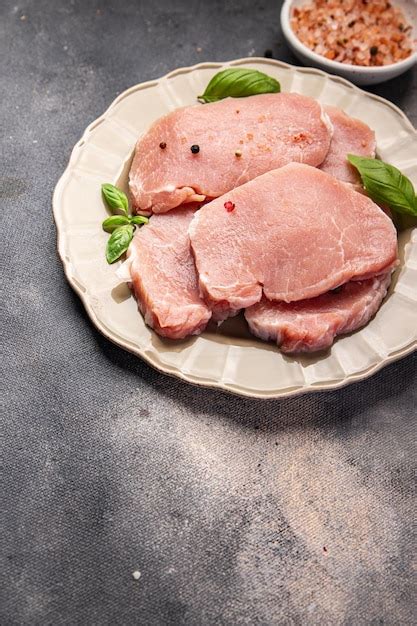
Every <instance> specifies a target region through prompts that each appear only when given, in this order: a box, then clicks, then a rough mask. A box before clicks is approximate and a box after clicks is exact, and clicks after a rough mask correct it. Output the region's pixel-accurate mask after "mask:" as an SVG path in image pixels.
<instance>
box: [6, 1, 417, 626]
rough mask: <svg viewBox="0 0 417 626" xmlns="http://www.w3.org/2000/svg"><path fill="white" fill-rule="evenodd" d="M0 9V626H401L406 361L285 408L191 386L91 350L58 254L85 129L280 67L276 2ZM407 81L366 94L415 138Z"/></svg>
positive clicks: (407, 582)
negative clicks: (56, 218) (194, 78)
mask: <svg viewBox="0 0 417 626" xmlns="http://www.w3.org/2000/svg"><path fill="white" fill-rule="evenodd" d="M0 6H1V19H0V35H1V53H0V59H1V62H2V75H1V90H2V94H1V110H2V113H1V134H2V144H3V148H2V154H3V164H2V167H1V197H2V204H1V211H0V216H1V221H2V226H1V230H0V232H1V238H2V245H1V247H0V254H1V257H2V259H1V261H2V281H1V290H2V295H1V300H0V302H1V307H2V311H3V315H2V324H1V326H0V333H1V339H2V345H3V350H2V355H3V356H2V358H1V368H2V376H1V382H2V386H3V391H2V395H1V402H2V409H3V411H2V414H3V418H2V419H3V431H4V433H5V438H4V447H3V448H2V453H1V454H2V460H3V463H4V467H5V471H4V477H5V482H4V487H5V489H4V493H3V498H2V505H3V506H2V508H3V511H4V512H5V516H4V518H3V521H4V523H3V525H2V531H1V535H0V537H1V539H0V541H1V552H2V557H3V558H4V561H3V563H2V565H1V575H2V578H3V581H2V583H1V585H0V591H1V595H2V601H1V615H0V622H1V624H3V625H6V624H7V625H8V624H28V625H37V624H42V625H44V624H51V625H60V624H80V625H89V624H100V625H102V624H109V625H110V624H111V625H114V624H127V625H129V624H144V625H148V624H149V625H153V624H193V625H194V624H195V625H200V624H203V625H205V624H227V625H235V624H262V625H266V624H267V625H269V624H353V625H355V626H356V625H361V624H392V625H399V624H401V625H408V624H410V625H411V624H412V623H413V613H414V618H415V615H416V605H415V601H414V600H413V596H412V593H411V591H412V584H413V568H412V557H413V545H414V547H415V537H413V535H412V517H413V512H415V500H414V499H413V496H415V494H414V492H413V488H414V485H415V482H414V476H413V468H414V466H413V458H415V452H416V450H415V448H416V446H415V443H416V437H415V433H416V430H415V417H416V409H415V407H416V383H417V376H416V363H417V359H416V357H415V356H410V357H408V358H406V359H404V360H403V361H401V362H399V363H396V364H394V365H391V366H390V367H388V368H386V369H385V370H383V371H381V372H380V373H379V374H377V375H376V376H374V377H373V378H372V379H371V380H368V381H366V382H363V383H360V384H356V385H353V386H351V387H348V388H346V389H343V390H341V391H337V392H333V393H323V394H320V395H309V396H305V397H301V398H297V399H291V400H287V401H285V400H283V401H279V402H277V401H270V402H262V401H251V400H244V399H240V398H237V397H231V396H227V395H223V394H221V393H217V392H214V391H210V390H202V389H197V388H193V387H191V386H189V385H187V384H185V383H181V382H178V381H176V380H174V379H170V378H166V377H164V376H162V375H161V374H158V373H156V372H155V371H153V370H151V369H150V368H149V367H148V366H147V365H145V364H144V363H142V362H141V361H140V360H138V359H137V358H135V357H134V356H131V355H129V354H127V353H125V352H123V351H122V350H120V349H118V348H117V347H115V346H113V345H111V344H110V343H109V342H108V341H106V340H105V339H104V338H103V337H102V336H101V335H99V334H98V333H97V332H96V331H95V329H94V328H93V326H92V325H91V323H90V322H89V320H88V319H87V316H86V314H85V313H84V310H83V307H82V305H81V303H80V302H79V300H78V298H77V297H76V296H75V295H74V294H73V293H72V291H71V289H70V288H69V286H68V285H67V283H66V281H65V279H64V275H63V271H62V267H61V264H60V262H59V260H58V258H57V255H56V251H55V227H54V224H53V221H52V215H51V195H52V191H53V188H54V185H55V183H56V181H57V179H58V177H59V176H60V174H61V173H62V171H63V169H64V167H65V165H66V163H67V160H68V157H69V154H70V150H71V148H72V146H73V145H74V143H75V142H76V141H77V140H78V138H79V137H80V136H81V134H82V131H83V130H84V128H85V126H86V125H87V124H88V123H89V122H90V121H92V120H93V119H94V118H96V117H97V116H98V115H99V114H101V113H102V112H103V110H104V109H105V108H106V107H107V106H108V105H109V104H110V102H111V101H112V100H113V98H114V97H115V96H116V95H117V94H118V93H120V92H121V91H123V90H124V89H126V88H127V87H129V86H130V85H132V84H135V83H137V82H140V81H145V80H148V79H151V78H155V77H158V76H160V75H162V74H164V73H166V72H167V71H169V70H172V69H174V68H175V67H178V66H184V65H190V64H193V63H196V62H198V61H203V60H216V61H217V60H219V61H221V60H229V59H233V58H237V57H242V56H247V55H249V56H250V55H260V56H262V55H263V54H264V52H265V50H266V49H271V50H272V51H273V54H274V56H275V57H276V58H280V59H284V60H287V61H290V62H294V59H293V57H292V56H291V55H290V53H289V52H288V50H287V48H286V47H285V45H284V44H283V42H282V37H281V33H280V30H279V26H278V21H279V20H278V15H279V6H280V2H273V1H270V0H259V1H252V0H235V1H233V2H227V1H226V0H222V1H220V0H216V1H213V0H206V1H205V2H186V1H185V0H181V1H179V2H169V1H168V0H163V1H161V0H160V1H159V2H156V1H155V2H150V1H146V2H140V1H139V0H138V1H136V2H135V1H133V0H125V1H123V2H122V1H119V2H116V1H114V2H110V1H109V2H106V1H101V2H100V1H98V0H97V1H94V2H91V1H90V2H88V1H84V2H82V1H81V0H76V1H74V0H72V1H70V0H66V1H65V0H59V1H56V0H55V1H52V0H50V1H49V2H48V1H46V0H37V1H35V0H32V1H31V0H27V1H26V2H22V3H21V4H18V3H16V2H10V1H8V0H3V1H2V2H1V5H0ZM200 49H201V50H200ZM416 76H417V74H416V71H414V72H409V73H408V74H406V75H405V76H403V77H402V78H399V79H397V80H394V81H392V82H391V83H388V84H386V85H385V86H382V87H378V88H376V89H375V91H376V92H377V93H380V94H382V95H384V96H385V97H387V98H389V99H391V100H393V101H394V102H395V103H396V104H398V105H399V106H400V107H401V108H402V109H403V110H404V111H405V112H406V113H407V115H408V116H409V117H410V118H411V119H412V120H413V121H414V123H415V122H416V119H417V88H416V87H417V78H416ZM398 322H399V323H401V320H399V321H398ZM134 570H139V571H140V572H141V578H140V579H139V581H137V582H136V581H135V580H133V578H132V572H133V571H134ZM414 582H415V580H414Z"/></svg>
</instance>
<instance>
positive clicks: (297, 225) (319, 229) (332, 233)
mask: <svg viewBox="0 0 417 626" xmlns="http://www.w3.org/2000/svg"><path fill="white" fill-rule="evenodd" d="M233 205H234V208H233ZM231 209H233V210H231ZM189 232H190V239H191V246H192V249H193V253H194V258H195V260H196V267H197V273H198V275H199V283H200V289H201V292H202V295H203V297H204V298H205V299H206V301H207V302H208V303H209V305H210V306H211V305H214V307H215V308H216V309H224V310H225V315H227V314H229V312H230V310H235V311H236V310H238V309H243V308H246V307H248V306H251V305H252V304H255V302H259V300H260V299H261V297H262V292H264V294H265V296H266V297H267V298H268V299H269V300H283V301H284V302H292V301H295V300H305V299H307V298H314V297H315V296H318V295H320V294H322V293H325V292H326V291H330V290H331V289H334V288H335V287H338V286H339V285H342V284H343V283H346V282H348V281H349V280H363V279H366V278H371V277H372V276H374V275H377V274H381V273H384V272H387V271H388V270H389V269H390V268H392V267H393V266H395V265H396V262H397V238H396V232H395V228H394V226H393V224H392V222H391V220H390V219H389V218H388V217H387V216H386V215H385V214H384V213H383V211H381V209H380V208H379V207H378V206H377V205H376V204H375V203H374V202H372V200H370V199H369V198H367V197H366V196H364V195H362V194H360V193H357V192H356V191H355V190H354V189H353V188H352V187H351V186H349V185H346V184H345V183H342V182H340V181H338V180H337V179H336V178H334V177H333V176H330V175H329V174H326V173H325V172H322V171H320V170H319V169H317V168H314V167H310V166H308V165H301V164H299V163H291V164H289V165H286V166H285V167H282V168H280V169H278V170H274V171H273V172H268V173H267V174H263V175H262V176H259V177H258V178H257V179H256V180H253V181H250V182H248V183H246V184H245V185H242V186H241V187H238V188H237V189H234V190H233V191H230V192H229V193H227V194H226V195H224V196H222V197H221V198H217V199H216V200H213V201H212V202H210V203H209V204H206V205H205V206H203V207H202V208H201V209H200V210H199V211H197V213H196V214H195V216H194V219H193V220H192V222H191V225H190V230H189Z"/></svg>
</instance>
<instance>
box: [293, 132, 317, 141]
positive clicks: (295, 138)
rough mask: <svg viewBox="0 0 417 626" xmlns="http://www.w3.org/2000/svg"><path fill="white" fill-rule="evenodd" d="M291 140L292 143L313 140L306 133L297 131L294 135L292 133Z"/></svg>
mask: <svg viewBox="0 0 417 626" xmlns="http://www.w3.org/2000/svg"><path fill="white" fill-rule="evenodd" d="M292 141H293V143H302V142H304V143H312V141H313V140H312V139H311V137H308V135H306V133H297V134H296V135H293V137H292Z"/></svg>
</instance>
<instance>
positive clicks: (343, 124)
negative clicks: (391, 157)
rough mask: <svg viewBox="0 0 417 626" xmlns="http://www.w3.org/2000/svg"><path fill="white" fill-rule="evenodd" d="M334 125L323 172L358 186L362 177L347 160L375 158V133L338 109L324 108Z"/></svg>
mask: <svg viewBox="0 0 417 626" xmlns="http://www.w3.org/2000/svg"><path fill="white" fill-rule="evenodd" d="M324 110H325V111H326V113H327V115H328V116H329V118H330V121H331V123H332V124H333V137H332V141H331V144H330V150H329V152H328V153H327V156H326V158H325V159H324V161H323V163H322V164H321V165H320V169H321V170H323V172H327V173H328V174H331V175H332V176H335V177H336V178H338V179H339V180H343V181H345V182H346V183H352V184H353V185H358V184H359V183H360V177H359V174H358V172H357V170H356V169H355V168H354V167H353V165H351V164H350V163H349V161H348V160H347V159H346V156H347V155H348V154H358V155H359V156H364V157H370V158H373V157H374V156H375V148H376V143H375V133H374V131H373V130H371V129H370V128H369V126H367V124H364V122H361V121H360V120H357V119H355V118H354V117H349V115H346V113H345V112H344V111H342V110H341V109H337V108H336V107H331V106H326V107H324Z"/></svg>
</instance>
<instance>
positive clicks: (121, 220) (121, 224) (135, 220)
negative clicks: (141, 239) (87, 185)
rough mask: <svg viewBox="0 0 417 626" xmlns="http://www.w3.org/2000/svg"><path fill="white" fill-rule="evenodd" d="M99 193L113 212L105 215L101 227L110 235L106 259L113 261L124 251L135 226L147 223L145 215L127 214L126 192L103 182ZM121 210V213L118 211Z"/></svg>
mask: <svg viewBox="0 0 417 626" xmlns="http://www.w3.org/2000/svg"><path fill="white" fill-rule="evenodd" d="M101 193H102V195H103V198H104V200H105V201H106V204H107V206H108V207H109V209H110V211H111V212H112V213H113V214H114V215H111V216H110V217H107V218H106V219H105V220H104V221H103V223H102V227H103V230H105V231H106V233H111V236H110V238H109V240H108V242H107V246H106V259H107V262H108V263H114V262H115V261H117V259H119V258H120V257H121V256H122V254H124V253H125V252H126V250H127V249H128V247H129V244H130V242H131V241H132V238H133V233H134V231H135V228H136V226H140V225H142V224H147V223H148V222H149V220H148V218H147V217H143V216H142V215H129V202H128V199H127V196H126V194H125V193H124V192H123V191H122V190H121V189H118V188H117V187H115V186H114V185H111V184H110V183H105V184H104V185H102V186H101ZM119 211H121V212H122V215H120V213H118V212H119Z"/></svg>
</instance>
